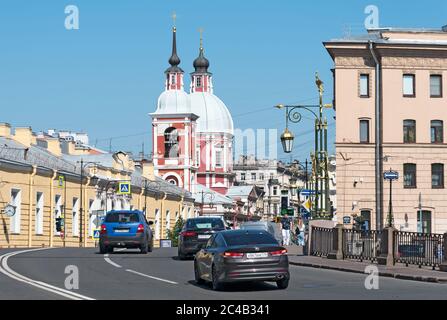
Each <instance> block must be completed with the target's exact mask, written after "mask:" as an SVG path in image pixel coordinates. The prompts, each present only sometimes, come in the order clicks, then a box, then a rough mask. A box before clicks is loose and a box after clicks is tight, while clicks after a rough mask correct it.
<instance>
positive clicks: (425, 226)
mask: <svg viewBox="0 0 447 320" xmlns="http://www.w3.org/2000/svg"><path fill="white" fill-rule="evenodd" d="M421 215H422V217H421ZM417 216H418V226H419V228H418V231H421V232H422V233H423V234H430V233H431V231H432V230H431V212H430V211H422V212H418V213H417ZM421 218H422V228H421ZM421 229H422V230H421Z"/></svg>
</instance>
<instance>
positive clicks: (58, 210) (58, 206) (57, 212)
mask: <svg viewBox="0 0 447 320" xmlns="http://www.w3.org/2000/svg"><path fill="white" fill-rule="evenodd" d="M54 203H55V208H54V221H56V219H58V218H59V219H60V218H62V212H63V211H62V210H63V206H62V197H61V196H60V195H56V196H55V197H54ZM61 227H62V226H61ZM54 234H55V235H60V232H58V231H57V225H56V223H55V224H54Z"/></svg>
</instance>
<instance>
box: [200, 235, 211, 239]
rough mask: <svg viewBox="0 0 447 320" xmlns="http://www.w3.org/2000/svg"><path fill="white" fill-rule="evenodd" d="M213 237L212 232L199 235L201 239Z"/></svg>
mask: <svg viewBox="0 0 447 320" xmlns="http://www.w3.org/2000/svg"><path fill="white" fill-rule="evenodd" d="M209 238H211V235H210V234H204V235H199V239H209Z"/></svg>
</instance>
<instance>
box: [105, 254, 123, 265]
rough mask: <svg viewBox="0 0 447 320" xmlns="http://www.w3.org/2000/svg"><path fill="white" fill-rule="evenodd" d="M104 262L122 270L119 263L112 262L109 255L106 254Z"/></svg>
mask: <svg viewBox="0 0 447 320" xmlns="http://www.w3.org/2000/svg"><path fill="white" fill-rule="evenodd" d="M104 260H105V261H106V262H107V263H108V264H110V265H112V266H114V267H115V268H119V269H121V268H122V267H121V266H120V265H119V264H117V263H115V262H113V261H112V260H110V258H109V255H108V254H105V255H104Z"/></svg>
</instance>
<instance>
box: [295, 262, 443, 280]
mask: <svg viewBox="0 0 447 320" xmlns="http://www.w3.org/2000/svg"><path fill="white" fill-rule="evenodd" d="M289 264H290V265H293V266H298V267H305V268H314V269H323V270H334V271H340V272H347V273H355V274H365V272H364V271H360V270H356V269H350V268H345V267H335V266H327V265H319V264H314V263H305V262H289ZM379 276H382V277H385V278H394V279H399V280H407V281H417V282H428V283H438V284H447V278H436V277H423V276H412V275H407V274H400V273H390V272H386V271H379Z"/></svg>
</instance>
